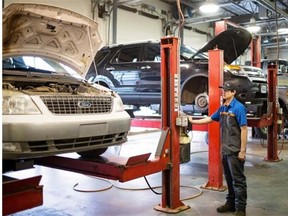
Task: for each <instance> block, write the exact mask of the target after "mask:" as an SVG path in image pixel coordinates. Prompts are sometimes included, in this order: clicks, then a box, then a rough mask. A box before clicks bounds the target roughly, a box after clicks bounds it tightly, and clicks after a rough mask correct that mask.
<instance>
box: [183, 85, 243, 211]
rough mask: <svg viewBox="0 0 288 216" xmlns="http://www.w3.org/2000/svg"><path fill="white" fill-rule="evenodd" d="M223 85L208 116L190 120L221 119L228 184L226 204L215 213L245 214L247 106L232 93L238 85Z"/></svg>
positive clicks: (207, 121)
mask: <svg viewBox="0 0 288 216" xmlns="http://www.w3.org/2000/svg"><path fill="white" fill-rule="evenodd" d="M220 88H223V99H224V104H223V105H222V106H221V107H220V108H219V109H218V110H217V111H216V112H215V113H213V115H212V116H211V117H206V118H203V119H198V120H193V118H192V117H191V116H189V121H190V122H191V123H192V124H206V123H211V122H213V121H217V122H218V121H220V125H221V152H222V164H223V169H224V174H225V179H226V183H227V186H228V194H227V196H226V203H225V204H224V205H222V206H220V207H218V208H217V212H221V213H222V212H235V213H234V215H237V216H245V215H246V201H247V184H246V177H245V175H244V163H245V155H246V145H247V117H246V108H245V107H244V106H243V104H242V103H240V102H239V101H237V100H236V99H235V98H234V96H235V94H236V90H237V86H236V85H235V84H234V83H233V82H226V83H225V84H224V86H220Z"/></svg>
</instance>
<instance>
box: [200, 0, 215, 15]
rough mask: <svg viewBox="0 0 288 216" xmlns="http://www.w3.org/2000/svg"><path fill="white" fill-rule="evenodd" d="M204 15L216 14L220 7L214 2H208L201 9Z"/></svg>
mask: <svg viewBox="0 0 288 216" xmlns="http://www.w3.org/2000/svg"><path fill="white" fill-rule="evenodd" d="M199 10H200V11H201V12H202V13H215V12H217V11H218V10H219V5H217V4H215V3H214V2H213V1H209V0H208V1H206V2H205V3H204V4H203V5H201V6H200V7H199Z"/></svg>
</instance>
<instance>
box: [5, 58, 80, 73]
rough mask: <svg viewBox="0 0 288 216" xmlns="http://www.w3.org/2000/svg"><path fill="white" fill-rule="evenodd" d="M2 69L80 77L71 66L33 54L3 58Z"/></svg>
mask: <svg viewBox="0 0 288 216" xmlns="http://www.w3.org/2000/svg"><path fill="white" fill-rule="evenodd" d="M2 69H4V70H5V69H6V70H18V71H24V72H27V71H29V72H32V73H33V72H37V73H49V74H57V75H63V76H73V77H78V78H81V77H80V75H79V74H78V73H77V72H76V71H74V70H73V69H72V68H70V67H68V66H67V65H65V64H62V63H60V62H58V61H55V60H53V59H50V58H44V57H35V56H15V57H8V58H3V60H2Z"/></svg>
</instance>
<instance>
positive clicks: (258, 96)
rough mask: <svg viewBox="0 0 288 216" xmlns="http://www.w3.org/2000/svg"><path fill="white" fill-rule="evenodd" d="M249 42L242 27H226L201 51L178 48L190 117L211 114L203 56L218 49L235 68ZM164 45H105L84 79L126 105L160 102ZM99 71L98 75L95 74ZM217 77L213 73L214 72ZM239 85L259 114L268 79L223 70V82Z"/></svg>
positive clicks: (241, 94) (243, 96)
mask: <svg viewBox="0 0 288 216" xmlns="http://www.w3.org/2000/svg"><path fill="white" fill-rule="evenodd" d="M250 41H251V34H250V33H249V32H247V31H246V30H245V29H242V28H233V29H228V30H226V31H224V32H222V33H220V34H219V35H217V36H216V37H214V38H213V39H212V40H211V41H210V42H209V43H208V44H207V45H205V46H204V47H203V48H201V49H200V50H199V51H196V50H195V49H192V48H190V47H187V46H181V49H180V68H181V81H180V82H181V105H182V107H183V110H184V111H185V112H188V113H190V114H197V115H200V114H207V111H208V91H209V86H208V56H207V55H206V54H205V52H208V50H211V49H214V48H215V47H218V48H219V49H221V50H224V61H225V62H226V63H227V64H231V63H232V62H233V61H235V60H236V59H237V58H238V56H240V55H241V54H242V53H243V52H244V51H245V50H246V48H247V47H248V46H249V44H250ZM160 61H161V56H160V43H159V41H145V42H136V43H128V44H115V45H109V46H105V47H102V48H101V49H100V50H99V51H98V52H97V54H96V57H95V63H96V66H95V65H92V66H91V67H90V69H89V72H88V74H87V76H86V79H89V80H90V81H92V82H97V83H100V84H101V85H103V86H106V87H108V88H110V89H113V90H115V91H116V92H117V93H118V94H119V95H120V97H121V98H122V100H123V102H124V104H129V105H134V106H137V107H139V106H150V105H152V104H161V75H160V65H161V64H160ZM95 69H96V71H95ZM211 73H213V71H211ZM227 80H233V82H235V83H236V84H237V85H238V91H237V98H238V99H239V100H240V101H241V102H243V103H244V104H245V105H246V106H247V107H248V108H249V109H248V110H249V111H251V112H252V113H253V115H255V114H256V113H257V112H256V111H257V109H258V110H261V108H262V106H263V103H264V102H266V100H267V82H266V79H265V78H263V77H262V78H261V79H258V78H257V79H255V78H253V77H251V76H248V75H246V74H240V73H238V72H237V70H230V69H225V70H224V81H227Z"/></svg>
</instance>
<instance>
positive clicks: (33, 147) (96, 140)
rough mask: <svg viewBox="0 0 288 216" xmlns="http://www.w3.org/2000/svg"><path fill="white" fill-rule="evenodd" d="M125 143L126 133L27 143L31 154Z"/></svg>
mask: <svg viewBox="0 0 288 216" xmlns="http://www.w3.org/2000/svg"><path fill="white" fill-rule="evenodd" d="M126 141H127V132H122V133H117V134H108V135H102V136H94V137H84V138H74V139H62V140H52V141H35V142H28V148H29V150H30V151H31V152H46V151H47V152H49V151H51V150H52V149H53V150H54V151H61V150H69V151H73V150H74V151H77V150H81V148H87V147H93V146H95V147H96V146H111V145H117V144H121V143H124V142H126ZM26 148H27V146H26ZM82 150H83V149H82Z"/></svg>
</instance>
